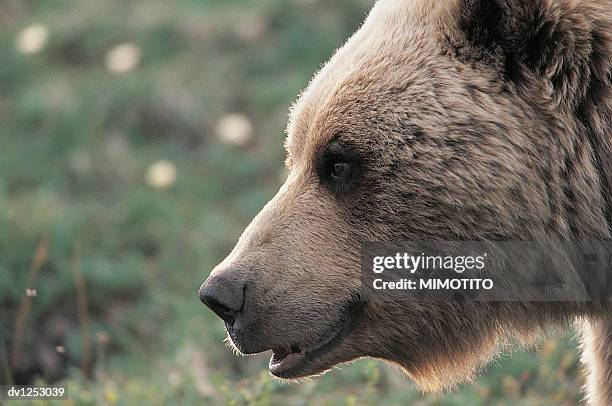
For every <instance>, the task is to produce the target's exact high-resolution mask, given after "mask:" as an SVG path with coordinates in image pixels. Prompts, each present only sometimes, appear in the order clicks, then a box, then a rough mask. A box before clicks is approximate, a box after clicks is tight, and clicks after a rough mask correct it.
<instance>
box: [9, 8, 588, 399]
mask: <svg viewBox="0 0 612 406" xmlns="http://www.w3.org/2000/svg"><path fill="white" fill-rule="evenodd" d="M369 6H370V2H369V1H366V0H334V1H330V2H323V1H318V0H308V1H307V0H300V1H298V0H292V1H289V0H262V1H258V2H247V1H244V0H231V1H229V0H226V1H220V0H200V1H196V0H179V1H175V2H166V1H161V0H149V1H147V2H137V1H128V2H125V1H121V0H107V1H95V0H82V1H79V2H69V1H65V0H64V1H36V0H30V1H26V0H19V1H18V0H6V1H3V2H2V3H0V22H1V24H0V54H1V55H2V56H3V62H2V64H1V65H0V122H2V124H3V125H2V126H1V127H0V145H2V148H1V149H0V275H1V280H0V354H5V355H7V354H9V353H11V351H12V350H14V348H15V338H14V337H15V330H16V328H17V329H22V328H23V334H21V333H19V336H20V337H21V338H19V340H18V341H20V343H19V344H18V347H20V348H22V350H20V353H22V357H21V359H20V361H19V362H16V363H13V362H12V361H10V362H9V361H8V357H7V356H3V358H4V362H0V379H1V380H2V382H3V383H7V382H9V381H12V382H14V383H33V382H36V383H39V384H43V383H45V382H56V383H58V384H65V385H68V390H69V394H70V396H69V397H70V400H69V402H68V404H78V405H81V404H83V405H86V404H111V405H112V404H121V405H132V404H134V405H138V404H142V403H147V404H148V403H151V404H164V405H165V404H177V405H178V404H211V405H212V404H215V405H216V404H232V405H242V404H255V405H302V404H303V405H306V404H317V405H336V404H346V405H362V404H379V405H394V404H406V403H410V404H415V405H434V404H435V405H464V404H470V405H490V404H500V405H501V404H508V405H510V404H512V405H515V404H525V405H528V404H529V405H531V404H541V405H547V404H550V405H563V404H568V405H569V404H575V402H576V401H577V400H578V398H579V389H580V386H581V385H582V378H581V377H580V374H579V371H578V364H577V354H576V351H575V349H574V348H575V344H576V342H575V341H576V340H575V339H573V338H572V336H571V335H570V334H569V333H568V334H566V335H561V336H557V338H549V339H546V340H545V341H544V342H543V343H542V345H541V347H542V349H543V350H542V351H541V352H539V353H537V354H536V353H534V352H529V351H527V352H526V351H518V352H517V353H516V354H514V356H513V357H508V356H504V357H502V358H500V359H499V360H497V361H496V363H495V364H494V365H493V366H491V367H489V368H488V370H487V373H486V374H485V375H483V376H482V377H481V378H480V379H479V380H478V381H477V382H476V383H475V384H474V385H468V386H465V387H461V388H459V389H458V390H457V391H455V392H453V393H452V394H443V395H438V396H432V395H424V394H422V393H420V392H419V391H418V389H416V388H414V387H413V385H412V384H411V383H410V382H409V380H407V379H405V378H404V377H403V376H402V375H401V374H400V373H399V372H398V371H396V370H394V369H391V368H390V367H387V366H384V365H383V364H382V363H380V362H377V361H374V360H360V361H358V362H355V363H354V364H352V365H349V366H342V367H341V368H339V370H336V371H334V372H333V373H331V374H328V375H326V376H324V377H322V378H317V379H313V380H309V381H306V382H303V383H299V384H293V385H286V384H282V383H279V382H277V381H274V380H272V379H271V378H270V377H269V375H268V373H267V372H266V365H267V358H266V356H254V357H248V358H236V357H234V355H232V353H231V352H230V351H229V350H226V348H225V345H224V343H223V339H224V337H225V335H224V331H223V327H222V323H221V322H220V321H219V320H218V319H217V318H216V317H214V315H213V314H212V313H211V312H209V311H207V310H205V309H204V308H203V307H202V306H201V305H200V304H199V303H198V301H197V297H196V291H197V288H198V287H199V285H200V284H201V282H202V281H203V280H204V279H205V278H206V276H207V275H208V273H209V271H210V270H211V269H212V267H213V266H214V265H215V264H216V263H217V262H218V261H219V260H220V259H222V258H223V256H224V255H225V254H226V253H227V252H228V251H229V250H230V249H231V247H232V246H233V244H234V242H235V240H236V239H237V237H238V235H239V234H240V232H241V231H242V229H243V227H244V226H245V225H246V224H247V223H248V222H249V220H250V219H251V218H252V217H253V216H254V215H255V214H256V213H257V212H258V211H259V209H260V208H261V207H262V206H263V204H264V203H265V202H266V201H267V200H268V199H269V198H270V197H271V196H272V195H273V194H274V193H275V191H276V189H277V188H278V186H279V185H280V184H281V181H282V178H283V176H284V172H283V170H282V161H283V159H284V156H283V150H282V140H283V137H284V134H283V130H284V123H285V120H286V114H287V110H288V107H289V105H290V103H291V102H292V101H293V99H294V98H295V96H296V95H297V94H298V92H299V91H300V89H302V88H303V87H304V86H305V85H306V84H307V83H308V80H309V78H310V77H311V75H312V73H313V72H314V71H316V70H317V69H318V67H319V66H320V63H321V62H322V61H324V60H326V59H327V58H328V57H329V55H330V54H331V52H332V51H333V50H334V49H335V48H336V47H337V46H339V45H340V44H341V43H342V42H343V41H344V40H345V39H346V38H347V37H348V36H349V35H350V34H351V33H352V31H354V30H355V29H356V28H357V27H358V26H359V24H360V22H361V21H362V19H363V17H364V16H365V13H366V11H367V9H368V8H369ZM28 27H29V28H28ZM32 27H34V29H32ZM36 27H38V28H36ZM41 27H42V34H45V33H46V35H42V36H41ZM37 30H38V34H37ZM28 35H29V36H30V37H29V42H28V41H26V40H28ZM37 35H38V37H37ZM43 37H44V38H43ZM24 38H25V39H24ZM20 41H21V42H20ZM23 41H25V43H27V44H26V45H23ZM36 41H38V49H36V46H37V43H36ZM41 41H42V45H41ZM20 44H21V45H20ZM122 45H123V48H121V47H120V46H122ZM125 45H127V47H126V46H125ZM24 46H25V47H26V48H24ZM28 47H30V48H28ZM118 47H120V48H118ZM118 49H119V50H121V49H123V50H124V51H125V50H126V49H127V52H124V54H123V57H119V62H118V63H119V65H121V64H123V65H122V66H123V70H121V69H120V68H121V66H119V67H117V62H116V63H115V65H113V63H112V61H111V60H112V55H115V56H117V55H118V54H117V53H119V56H121V52H119V51H118ZM32 50H34V51H33V52H32ZM126 67H127V68H126ZM230 113H238V114H240V117H242V118H243V119H244V118H246V120H247V121H248V122H249V123H250V125H251V126H252V131H248V134H247V135H248V136H247V137H246V141H244V140H243V141H240V142H235V140H236V138H235V136H234V138H232V135H231V134H229V135H228V134H219V122H220V120H222V119H223V118H224V117H226V115H227V114H230ZM230 130H231V129H230ZM234 131H235V129H234ZM230 132H231V131H230ZM228 140H230V141H229V142H228ZM231 140H234V142H232V141H231ZM160 161H162V162H169V163H170V164H171V166H172V167H173V168H174V169H175V177H174V178H173V177H172V176H170V175H171V174H169V173H167V171H166V173H162V175H161V176H162V179H158V178H155V177H154V176H153V178H151V176H152V175H151V173H152V170H153V169H152V168H153V167H155V166H156V164H159V162H160ZM158 166H159V165H158ZM162 166H163V165H162ZM162 172H163V171H162ZM164 176H165V177H166V178H164ZM168 176H169V178H168ZM152 179H153V180H152ZM155 179H157V180H155ZM164 179H165V180H164ZM164 182H165V183H164ZM41 241H48V243H49V247H48V252H47V254H46V257H45V260H44V263H42V264H40V265H39V270H38V271H37V272H38V275H36V278H34V280H30V281H28V269H30V266H31V263H32V258H33V256H34V254H35V252H36V250H37V247H39V246H40V244H41ZM27 288H29V289H36V291H37V295H36V296H35V297H33V298H32V300H31V305H28V308H27V309H26V310H27V311H25V310H22V316H21V318H22V319H23V322H19V323H17V324H19V325H21V324H20V323H23V325H22V326H16V318H17V314H19V309H20V308H22V309H23V307H22V305H20V303H22V301H23V300H24V299H23V297H24V294H25V290H26V289H27ZM24 311H25V315H24V313H23V312H24ZM58 349H63V351H58ZM90 378H91V379H90ZM37 404H38V403H37ZM50 404H53V402H50ZM58 404H59V403H58ZM61 404H62V405H64V404H66V403H61Z"/></svg>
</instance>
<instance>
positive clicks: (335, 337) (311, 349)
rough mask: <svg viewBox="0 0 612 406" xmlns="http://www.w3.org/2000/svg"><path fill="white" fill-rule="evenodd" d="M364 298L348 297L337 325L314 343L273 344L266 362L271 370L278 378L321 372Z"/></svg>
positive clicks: (341, 339)
mask: <svg viewBox="0 0 612 406" xmlns="http://www.w3.org/2000/svg"><path fill="white" fill-rule="evenodd" d="M363 305H364V302H362V301H361V300H359V299H355V300H352V301H350V303H349V304H347V305H346V306H345V311H344V312H343V313H344V315H345V317H343V319H342V321H341V323H339V324H340V328H338V329H337V330H335V331H332V332H330V333H329V334H326V337H327V338H324V339H323V340H320V341H317V342H316V343H314V344H310V345H304V344H300V343H295V344H293V345H291V346H285V347H276V348H275V347H273V348H272V356H271V357H270V362H269V364H268V369H269V370H270V373H271V374H272V375H274V376H276V377H278V378H283V379H294V378H300V377H303V376H308V375H312V374H316V373H319V372H323V371H324V370H326V369H329V367H327V368H326V367H325V364H326V361H325V359H326V358H330V356H332V357H333V356H334V355H337V354H334V352H335V350H336V349H337V348H338V346H339V344H340V343H341V342H342V341H343V340H344V338H345V337H346V336H347V335H349V334H350V332H351V331H352V329H353V328H354V327H355V323H356V322H357V320H358V318H359V314H361V310H362V309H363Z"/></svg>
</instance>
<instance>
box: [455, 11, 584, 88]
mask: <svg viewBox="0 0 612 406" xmlns="http://www.w3.org/2000/svg"><path fill="white" fill-rule="evenodd" d="M580 3H581V2H578V1H570V0H566V1H564V0H559V1H554V2H553V1H550V0H459V1H458V4H459V7H458V9H457V14H456V18H457V22H458V24H457V27H458V28H459V31H460V37H462V38H461V39H460V40H459V42H458V44H459V48H465V46H466V45H467V47H468V48H469V50H466V49H463V50H462V51H461V52H459V53H460V54H462V56H463V58H466V59H467V58H469V55H473V56H474V58H473V59H474V60H473V61H474V62H477V61H481V62H482V61H484V62H489V63H494V64H496V65H498V66H499V67H500V69H502V71H503V73H504V74H505V76H506V77H507V78H508V79H510V80H514V81H520V80H522V79H524V78H525V75H526V74H527V75H534V74H535V75H537V76H539V77H546V78H548V79H550V80H551V83H552V84H553V86H555V87H557V86H560V85H562V83H561V82H563V81H564V80H565V79H569V78H568V76H570V78H571V77H572V76H575V75H576V74H577V73H578V72H579V69H581V68H584V67H585V64H588V63H589V58H590V54H591V50H592V44H591V41H592V39H593V36H594V33H593V30H594V27H593V24H594V19H593V16H592V14H593V13H592V12H593V10H591V9H589V7H588V6H587V5H585V6H580ZM584 3H592V2H589V1H585V2H584ZM451 45H452V42H451ZM455 48H456V47H455ZM455 51H456V52H457V49H455ZM573 79H575V77H574V78H573Z"/></svg>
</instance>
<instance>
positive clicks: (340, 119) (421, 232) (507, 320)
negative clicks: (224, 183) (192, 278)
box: [202, 0, 612, 405]
mask: <svg viewBox="0 0 612 406" xmlns="http://www.w3.org/2000/svg"><path fill="white" fill-rule="evenodd" d="M611 36H612V1H611V0H586V1H579V0H437V1H430V0H410V1H408V0H401V1H400V0H380V1H379V2H378V3H377V4H376V5H375V6H374V8H373V10H372V11H371V13H370V15H369V16H368V18H367V19H366V21H365V22H364V24H363V26H362V27H361V28H360V29H359V30H358V31H357V32H356V33H355V34H354V35H353V36H352V37H351V38H350V39H349V40H348V42H347V43H346V44H345V45H344V46H342V47H341V48H340V49H339V50H338V51H337V52H336V53H335V54H334V55H333V57H332V58H331V60H330V61H329V62H328V63H327V64H326V65H325V66H324V67H323V68H322V69H321V70H320V71H319V72H318V73H317V74H316V76H315V77H314V79H313V80H312V81H311V83H310V84H309V85H308V87H307V89H306V90H305V91H304V92H303V93H302V94H301V95H300V97H299V99H298V101H297V102H296V103H295V105H294V107H293V108H292V111H291V114H290V120H289V125H288V130H287V132H288V136H287V140H286V149H287V162H286V164H287V167H288V168H289V170H290V173H289V176H288V179H287V181H286V182H285V184H284V185H283V186H282V187H281V189H280V190H279V192H278V194H277V195H276V196H275V197H274V198H273V199H272V200H271V201H270V202H269V203H268V204H267V205H266V206H265V207H264V208H263V210H262V211H261V213H260V214H258V215H257V216H256V218H255V219H254V220H253V222H252V223H251V224H250V225H249V226H248V227H247V229H246V230H245V232H244V234H243V235H242V236H241V238H240V240H239V241H238V243H237V245H236V247H235V248H234V250H233V251H232V252H231V253H230V255H229V256H228V257H227V258H226V259H225V260H224V261H223V262H222V263H221V264H219V265H218V266H217V267H216V268H215V269H214V270H213V272H212V274H211V276H210V277H209V279H208V281H207V282H205V284H204V285H203V286H202V289H205V288H206V287H210V286H212V285H215V284H216V285H215V286H218V285H219V284H221V282H220V281H221V280H223V286H230V285H231V286H234V287H236V288H235V289H234V290H233V291H232V292H234V293H235V294H236V295H238V294H239V295H242V296H240V297H241V306H240V309H239V310H236V312H235V313H233V314H232V317H231V318H227V319H226V325H227V329H228V334H229V337H230V340H231V342H232V344H233V346H234V347H235V348H236V349H237V350H239V351H240V352H242V353H256V352H261V351H266V350H269V349H272V350H273V351H274V353H275V354H277V355H276V356H277V358H282V357H283V356H286V355H287V354H288V353H291V352H294V353H298V354H301V355H299V357H301V358H299V359H300V360H301V361H299V360H298V361H299V362H298V361H295V362H297V366H295V367H292V368H289V369H288V370H283V371H277V372H276V373H275V374H276V375H277V376H279V377H281V378H286V379H294V378H299V377H303V376H308V375H313V374H318V373H321V372H324V371H326V370H328V369H330V368H331V367H332V366H334V365H336V364H338V363H342V362H347V361H350V360H353V359H356V358H359V357H364V356H370V357H376V358H380V359H384V360H386V361H388V362H391V363H393V364H396V365H398V366H399V367H400V368H401V369H403V370H404V371H405V372H406V373H407V374H408V375H409V376H410V377H411V378H412V379H414V380H415V381H416V382H417V383H419V384H420V385H421V386H422V387H423V388H424V389H427V390H438V389H441V388H449V387H452V386H453V385H455V384H456V383H458V382H464V381H468V380H470V379H472V378H473V377H474V374H475V372H476V371H478V369H479V368H480V367H481V366H482V365H484V364H486V363H487V362H488V361H489V360H490V359H491V357H492V356H493V355H494V354H495V353H496V350H497V347H498V345H499V343H500V342H506V341H508V340H513V339H519V340H524V341H529V340H531V339H532V338H534V337H537V335H538V334H540V333H541V332H542V331H543V330H544V329H547V328H549V327H551V326H552V327H554V326H567V325H570V324H572V323H574V324H577V325H578V326H579V327H580V328H581V331H582V332H583V337H582V351H583V357H582V358H583V361H584V365H585V369H586V372H587V374H588V379H587V388H586V397H587V400H588V402H590V404H592V405H610V404H612V313H610V310H611V306H610V304H609V303H608V302H606V301H594V302H589V303H576V302H540V303H532V302H518V303H517V302H507V303H462V302H440V301H432V302H427V301H419V302H406V301H402V302H394V301H388V300H383V299H381V298H376V297H372V298H369V299H368V300H365V299H364V298H363V297H362V296H361V295H360V272H361V270H360V269H361V264H360V247H361V244H362V243H363V242H364V241H398V240H409V241H415V240H479V241H481V240H524V241H548V240H553V241H566V240H610V238H611V236H612V228H611V227H612V211H611V210H612V190H611V189H610V186H611V184H612V137H611V134H610V128H611V125H612V96H611V93H610V92H611V81H612V78H611V75H612V73H611V70H612V38H611ZM227 289H229V288H227ZM232 289H233V288H232ZM230 290H231V289H230ZM237 292H238V293H237ZM240 292H241V293H240ZM294 358H295V359H297V356H295V357H294ZM273 361H274V359H273ZM271 365H272V364H271ZM273 373H274V371H273Z"/></svg>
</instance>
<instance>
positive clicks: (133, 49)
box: [106, 42, 141, 74]
mask: <svg viewBox="0 0 612 406" xmlns="http://www.w3.org/2000/svg"><path fill="white" fill-rule="evenodd" d="M140 56H141V52H140V48H139V47H138V45H136V44H134V43H131V42H126V43H124V44H119V45H117V46H116V47H114V48H113V49H111V50H110V51H109V52H108V53H107V54H106V68H107V69H108V70H109V71H111V72H112V73H117V74H120V73H126V72H130V71H132V70H134V69H135V68H136V66H138V63H139V62H140Z"/></svg>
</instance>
